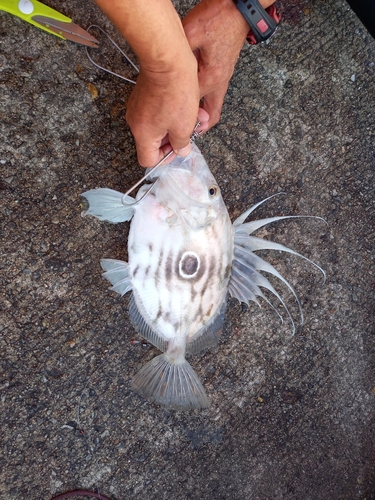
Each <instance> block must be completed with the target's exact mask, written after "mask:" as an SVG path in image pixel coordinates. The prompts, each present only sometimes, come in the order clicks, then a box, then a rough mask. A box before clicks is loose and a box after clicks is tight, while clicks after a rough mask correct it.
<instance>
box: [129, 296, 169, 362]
mask: <svg viewBox="0 0 375 500" xmlns="http://www.w3.org/2000/svg"><path fill="white" fill-rule="evenodd" d="M129 318H130V322H131V324H132V325H133V327H134V330H135V331H136V332H138V333H139V335H141V336H142V337H143V338H144V339H146V340H148V341H149V342H151V344H153V345H154V346H155V347H157V348H158V349H159V350H160V351H162V352H165V351H166V350H167V341H166V340H165V339H163V338H162V337H161V336H160V335H159V334H158V333H157V332H155V330H153V329H152V328H151V327H150V325H148V324H147V323H146V321H145V319H144V317H143V316H142V314H141V313H140V312H139V309H138V307H137V304H136V303H135V299H134V295H133V294H132V296H131V297H130V303H129Z"/></svg>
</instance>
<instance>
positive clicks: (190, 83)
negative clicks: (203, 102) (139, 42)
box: [126, 54, 199, 167]
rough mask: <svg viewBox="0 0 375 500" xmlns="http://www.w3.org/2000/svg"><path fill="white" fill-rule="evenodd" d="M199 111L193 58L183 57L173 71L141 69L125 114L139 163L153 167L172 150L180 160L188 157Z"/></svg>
mask: <svg viewBox="0 0 375 500" xmlns="http://www.w3.org/2000/svg"><path fill="white" fill-rule="evenodd" d="M198 107H199V84H198V77H197V63H196V60H195V59H194V57H193V55H192V54H189V55H188V57H187V58H186V57H185V58H183V57H182V64H179V65H178V67H176V68H173V69H172V70H171V71H162V72H158V71H157V70H155V69H154V68H153V69H151V70H150V69H149V68H144V67H143V68H142V66H141V70H140V73H139V76H138V79H137V83H136V86H135V88H134V90H133V92H132V94H131V96H130V99H129V102H128V106H127V111H126V120H127V122H128V124H129V126H130V128H131V131H132V133H133V135H134V139H135V142H136V146H137V154H138V161H139V163H140V164H141V165H143V166H145V167H150V166H154V165H156V164H157V163H158V162H159V161H160V160H161V159H162V158H163V157H164V156H165V155H166V154H167V153H168V152H170V151H171V150H172V149H173V150H174V151H175V153H176V154H180V155H181V156H185V155H186V154H188V153H189V151H190V141H189V138H190V134H191V133H192V131H193V129H194V126H195V124H196V122H197V118H198ZM171 159H172V157H171V158H170V160H171Z"/></svg>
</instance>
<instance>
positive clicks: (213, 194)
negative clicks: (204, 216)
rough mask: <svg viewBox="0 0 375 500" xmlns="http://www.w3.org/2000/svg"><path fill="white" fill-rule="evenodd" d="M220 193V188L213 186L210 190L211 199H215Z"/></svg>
mask: <svg viewBox="0 0 375 500" xmlns="http://www.w3.org/2000/svg"><path fill="white" fill-rule="evenodd" d="M218 193H219V188H218V187H217V186H211V187H210V189H209V190H208V194H209V195H210V198H215V197H216V196H217V195H218Z"/></svg>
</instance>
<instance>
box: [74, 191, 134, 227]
mask: <svg viewBox="0 0 375 500" xmlns="http://www.w3.org/2000/svg"><path fill="white" fill-rule="evenodd" d="M81 196H82V197H83V198H85V199H86V200H87V203H85V202H84V208H85V210H83V211H82V214H81V215H82V216H83V217H84V216H86V215H92V216H93V217H96V218H97V219H99V220H102V221H108V222H112V223H113V224H117V223H118V222H125V221H127V220H130V219H131V218H132V217H133V215H134V203H135V200H134V198H132V197H131V196H125V195H123V194H122V193H120V192H119V191H114V190H113V189H108V188H98V189H90V191H86V192H85V193H82V195H81ZM87 204H88V207H87Z"/></svg>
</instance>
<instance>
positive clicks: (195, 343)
mask: <svg viewBox="0 0 375 500" xmlns="http://www.w3.org/2000/svg"><path fill="white" fill-rule="evenodd" d="M226 308H227V299H225V300H224V303H223V305H222V306H221V308H220V311H219V312H218V314H217V315H216V316H215V317H214V318H213V319H212V320H211V322H210V323H208V325H205V326H204V327H203V328H201V329H200V330H199V331H198V332H197V333H196V334H195V335H194V337H193V339H192V340H191V341H190V342H189V343H188V344H187V346H186V352H187V353H189V354H197V353H198V352H200V351H202V350H203V349H206V348H207V347H213V346H215V345H216V344H218V343H219V342H220V338H221V331H222V328H223V323H224V319H225V311H226Z"/></svg>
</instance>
